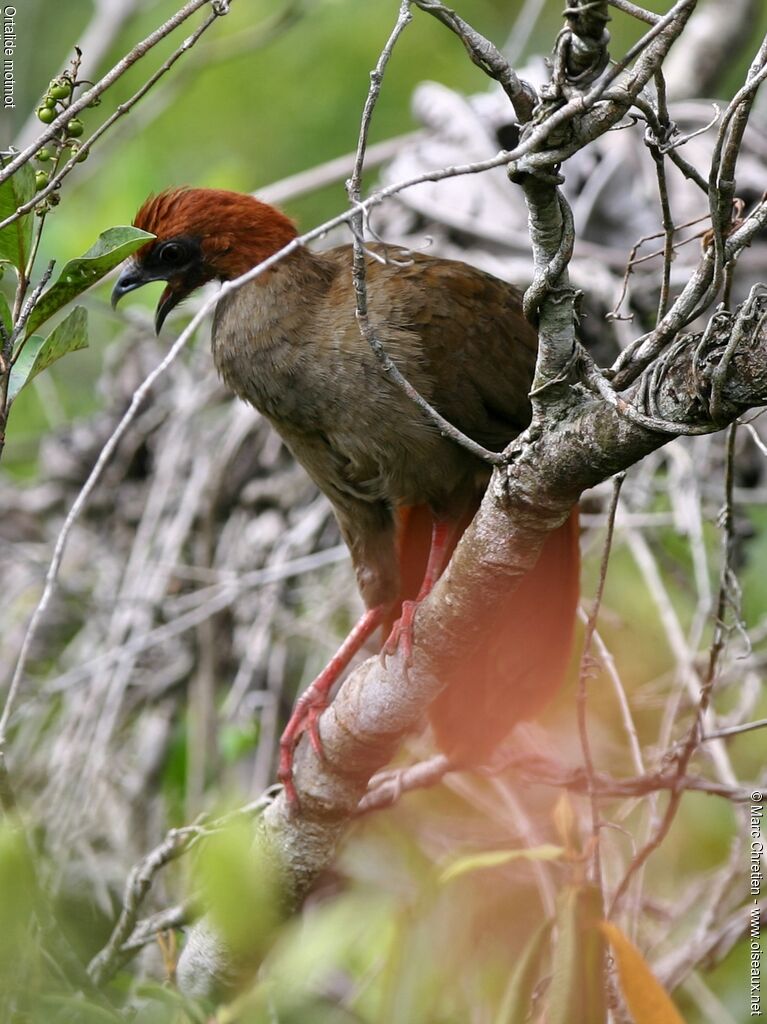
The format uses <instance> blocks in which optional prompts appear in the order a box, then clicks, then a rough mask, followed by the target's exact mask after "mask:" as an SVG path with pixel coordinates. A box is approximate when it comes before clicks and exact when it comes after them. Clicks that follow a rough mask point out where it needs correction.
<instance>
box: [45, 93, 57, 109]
mask: <svg viewBox="0 0 767 1024" xmlns="http://www.w3.org/2000/svg"><path fill="white" fill-rule="evenodd" d="M43 106H44V107H50V108H51V110H53V109H54V107H55V106H56V100H55V99H54V97H53V96H51V94H50V93H49V92H47V93H46V94H45V96H43Z"/></svg>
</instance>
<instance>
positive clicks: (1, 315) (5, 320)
mask: <svg viewBox="0 0 767 1024" xmlns="http://www.w3.org/2000/svg"><path fill="white" fill-rule="evenodd" d="M0 321H2V324H3V327H4V328H5V329H6V331H8V333H9V334H10V333H11V327H12V323H11V307H10V306H9V305H8V300H7V299H6V297H5V296H4V295H3V293H2V292H0Z"/></svg>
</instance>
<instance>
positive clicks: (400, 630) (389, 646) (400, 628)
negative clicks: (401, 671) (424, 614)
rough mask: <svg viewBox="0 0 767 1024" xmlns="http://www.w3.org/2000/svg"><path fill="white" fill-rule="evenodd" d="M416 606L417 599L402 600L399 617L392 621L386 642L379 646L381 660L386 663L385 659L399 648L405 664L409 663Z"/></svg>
mask: <svg viewBox="0 0 767 1024" xmlns="http://www.w3.org/2000/svg"><path fill="white" fill-rule="evenodd" d="M417 607H418V602H417V601H403V602H402V611H401V612H400V617H399V618H398V619H397V621H396V622H395V623H394V625H393V626H392V629H391V633H389V636H388V637H387V639H386V643H385V644H384V645H383V647H382V648H381V660H382V662H383V663H384V664H386V659H387V658H389V657H391V656H392V655H393V654H396V653H397V651H399V650H401V651H402V654H403V655H404V658H405V664H406V665H407V664H409V662H410V659H411V658H412V656H413V618H414V616H415V610H416V608H417Z"/></svg>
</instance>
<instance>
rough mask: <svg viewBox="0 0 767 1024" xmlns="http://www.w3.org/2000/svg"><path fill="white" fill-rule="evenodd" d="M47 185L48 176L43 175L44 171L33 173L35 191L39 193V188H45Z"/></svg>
mask: <svg viewBox="0 0 767 1024" xmlns="http://www.w3.org/2000/svg"><path fill="white" fill-rule="evenodd" d="M47 184H48V175H47V174H46V173H45V171H36V172H35V188H36V189H37V191H38V192H39V191H40V189H41V188H45V186H46V185H47Z"/></svg>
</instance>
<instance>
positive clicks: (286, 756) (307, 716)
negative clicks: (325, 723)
mask: <svg viewBox="0 0 767 1024" xmlns="http://www.w3.org/2000/svg"><path fill="white" fill-rule="evenodd" d="M330 667H331V666H328V668H326V669H325V671H324V672H321V673H320V675H318V676H317V678H316V679H315V680H314V682H313V683H312V684H311V685H310V686H309V687H307V689H306V690H304V692H303V693H302V694H301V696H300V697H299V699H298V701H297V702H296V706H295V707H294V708H293V714H292V715H291V716H290V720H289V721H288V724H287V725H286V726H285V730H284V732H283V734H282V736H281V738H280V760H279V767H278V770H277V778H278V779H279V780H280V782H281V783H282V785H283V786H284V787H285V796H286V797H287V800H288V804H289V806H290V807H291V809H293V808H296V807H298V794H297V793H296V787H295V784H294V782H293V755H294V754H295V751H296V747H297V746H298V741H299V740H300V739H301V737H302V736H303V734H304V733H306V734H307V735H308V737H309V742H310V743H311V745H312V750H313V751H314V753H315V754H316V755H317V757H319V758H320V759H323V758H324V757H325V752H324V750H323V749H322V740H321V738H320V725H319V722H320V716H321V715H322V713H323V712H324V711H325V710H326V708H327V707H328V704H329V701H328V692H329V690H330V687H331V686H332V685H333V682H334V677H330V672H329V671H328V670H329V669H330ZM327 677H330V678H327Z"/></svg>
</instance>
